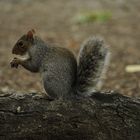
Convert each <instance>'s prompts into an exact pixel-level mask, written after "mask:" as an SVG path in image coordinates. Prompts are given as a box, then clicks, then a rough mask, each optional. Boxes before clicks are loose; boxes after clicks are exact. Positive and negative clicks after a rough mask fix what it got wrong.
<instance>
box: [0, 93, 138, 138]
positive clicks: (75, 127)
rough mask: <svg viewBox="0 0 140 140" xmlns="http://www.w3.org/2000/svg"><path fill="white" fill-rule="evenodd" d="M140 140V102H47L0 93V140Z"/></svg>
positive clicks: (103, 97)
mask: <svg viewBox="0 0 140 140" xmlns="http://www.w3.org/2000/svg"><path fill="white" fill-rule="evenodd" d="M3 139H4V140H5V139H6V140H17V139H20V140H28V139H29V140H140V99H136V98H130V97H126V96H123V95H120V94H118V93H94V94H93V96H92V97H90V98H85V99H82V98H81V99H72V100H55V101H48V100H46V99H45V98H43V97H41V96H38V94H37V93H31V94H22V93H2V92H0V140H3Z"/></svg>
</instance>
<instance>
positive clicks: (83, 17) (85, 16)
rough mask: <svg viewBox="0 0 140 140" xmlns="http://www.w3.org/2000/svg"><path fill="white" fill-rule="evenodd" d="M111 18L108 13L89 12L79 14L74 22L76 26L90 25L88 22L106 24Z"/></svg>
mask: <svg viewBox="0 0 140 140" xmlns="http://www.w3.org/2000/svg"><path fill="white" fill-rule="evenodd" d="M111 18H112V13H111V12H108V11H98V12H97V11H96V12H93V11H90V12H85V13H80V14H78V15H76V16H75V17H74V21H75V22H76V23H78V24H83V23H90V22H96V21H99V22H106V21H108V20H110V19H111Z"/></svg>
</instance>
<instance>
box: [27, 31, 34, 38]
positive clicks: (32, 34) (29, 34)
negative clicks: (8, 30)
mask: <svg viewBox="0 0 140 140" xmlns="http://www.w3.org/2000/svg"><path fill="white" fill-rule="evenodd" d="M34 34H35V30H34V29H32V30H30V31H28V33H27V37H28V38H30V39H33V37H34Z"/></svg>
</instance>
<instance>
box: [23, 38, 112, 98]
mask: <svg viewBox="0 0 140 140" xmlns="http://www.w3.org/2000/svg"><path fill="white" fill-rule="evenodd" d="M108 52H109V51H108V48H107V47H106V46H105V45H104V43H103V41H102V40H100V39H96V38H90V39H88V40H87V41H85V42H84V43H83V45H82V47H81V50H80V53H79V58H78V66H77V62H76V59H75V57H74V55H73V54H72V53H71V52H70V51H68V50H67V49H65V48H61V47H58V46H56V45H53V44H48V43H47V44H46V43H44V41H42V40H41V39H40V38H38V37H35V38H34V42H33V44H32V46H31V47H30V49H29V50H28V54H29V56H30V58H29V59H28V60H26V61H24V63H23V64H22V65H23V67H25V68H26V69H28V70H30V71H31V72H40V73H41V76H42V79H43V84H44V88H45V90H46V92H47V94H48V95H49V96H51V97H53V98H61V97H62V98H65V97H66V98H69V97H70V94H71V93H75V91H77V93H79V94H80V95H84V96H88V95H89V94H88V93H91V92H93V91H95V90H97V89H98V88H99V87H100V86H101V83H100V79H101V76H102V75H103V73H104V72H105V65H106V64H107V59H108V56H109V55H108V54H109V53H108ZM77 68H78V70H77Z"/></svg>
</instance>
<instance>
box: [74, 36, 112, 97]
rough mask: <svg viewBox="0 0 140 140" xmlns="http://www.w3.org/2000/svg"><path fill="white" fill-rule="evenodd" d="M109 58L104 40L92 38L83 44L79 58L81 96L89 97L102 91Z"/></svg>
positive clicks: (78, 84) (78, 78)
mask: <svg viewBox="0 0 140 140" xmlns="http://www.w3.org/2000/svg"><path fill="white" fill-rule="evenodd" d="M109 56H110V52H109V50H108V48H107V47H106V45H105V44H104V41H103V40H102V39H99V38H95V37H92V38H89V39H88V40H86V41H85V42H84V43H83V45H82V46H81V50H80V52H79V57H78V71H77V92H78V93H79V94H81V95H83V96H88V95H89V94H91V93H92V92H95V91H97V90H100V89H101V86H102V78H103V76H104V74H105V72H106V69H107V65H108V63H109Z"/></svg>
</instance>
